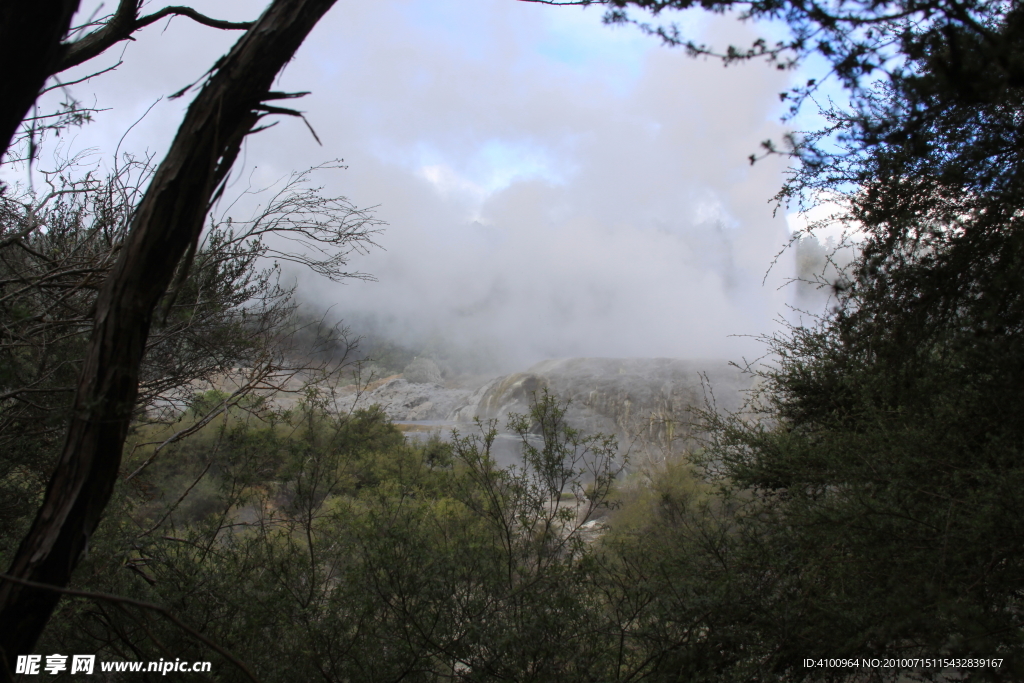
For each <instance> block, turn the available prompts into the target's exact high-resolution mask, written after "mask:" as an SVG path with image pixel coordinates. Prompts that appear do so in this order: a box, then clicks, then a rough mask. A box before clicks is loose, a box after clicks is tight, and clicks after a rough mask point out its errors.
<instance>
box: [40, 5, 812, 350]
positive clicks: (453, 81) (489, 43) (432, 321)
mask: <svg viewBox="0 0 1024 683" xmlns="http://www.w3.org/2000/svg"><path fill="white" fill-rule="evenodd" d="M83 4H87V3H83ZM194 6H195V7H196V8H197V9H199V10H200V11H202V12H204V13H207V14H209V15H211V16H215V17H217V18H222V19H233V20H243V19H251V18H255V16H256V15H257V14H258V12H259V11H260V10H261V9H262V3H257V2H244V1H237V0H236V1H228V0H218V1H214V0H210V1H207V2H199V3H196V4H195V5H194ZM157 7H158V6H157V5H155V4H154V5H151V6H150V7H149V9H150V10H151V11H152V10H153V9H156V8H157ZM91 11H92V10H91V9H85V10H83V14H85V15H87V14H88V13H89V12H91ZM681 20H682V21H683V22H684V25H685V26H686V27H687V28H688V30H690V31H692V32H693V33H694V34H695V35H697V36H699V37H701V38H703V39H704V40H705V41H707V42H713V43H716V44H722V45H724V44H727V43H729V42H734V43H749V42H750V40H752V38H753V37H755V33H754V31H755V30H757V28H758V27H756V26H753V27H752V26H749V25H743V24H740V23H738V22H736V21H734V20H732V19H730V18H727V17H711V16H708V15H702V14H700V13H697V14H693V13H690V14H687V15H684V16H682V17H681ZM237 35H238V34H237V33H230V32H221V31H216V30H213V29H210V28H206V27H202V26H197V25H195V24H193V23H191V22H190V21H189V20H187V19H184V18H177V19H174V20H173V21H169V22H168V21H163V22H160V23H158V24H155V25H153V26H151V27H149V28H147V29H146V30H144V31H142V32H141V33H140V34H139V35H138V36H137V40H136V41H134V42H132V43H130V44H128V45H127V46H126V47H124V49H123V50H122V49H121V48H117V49H114V50H111V51H109V52H108V53H107V54H106V55H104V56H103V57H101V58H100V60H99V61H97V62H93V63H91V64H90V66H91V67H93V69H96V68H97V66H99V67H106V66H109V65H113V64H115V63H116V62H117V61H118V60H121V61H122V62H123V64H122V65H121V66H120V67H118V69H117V70H115V71H113V72H111V73H107V74H103V75H101V76H98V77H96V78H93V79H91V80H89V81H88V82H85V83H81V84H77V85H74V86H71V87H70V88H69V89H70V91H71V92H73V93H74V95H75V96H76V97H77V98H78V99H79V100H80V101H82V102H83V103H85V104H93V103H95V104H96V106H98V107H100V108H105V109H108V110H107V111H104V112H101V113H99V114H97V116H96V120H95V122H93V123H92V124H89V125H87V126H85V127H84V128H82V129H78V130H76V131H74V132H73V133H72V134H70V135H69V136H68V137H67V138H66V139H65V140H64V141H63V142H62V143H61V153H62V154H74V153H78V152H90V153H91V155H92V156H91V157H90V159H91V163H97V164H100V165H102V166H109V165H110V164H111V162H112V159H113V158H114V153H115V150H119V151H120V152H121V153H123V152H131V153H134V154H144V153H149V154H152V155H155V157H156V158H160V157H161V156H162V154H163V152H164V151H165V150H166V148H167V146H168V144H169V142H170V140H171V138H172V136H173V134H174V132H175V130H176V126H177V124H178V122H179V121H180V119H181V115H182V112H183V111H184V108H185V107H186V106H187V104H188V100H189V97H188V96H186V97H184V98H181V99H179V100H170V99H168V97H167V96H168V95H169V94H171V93H173V92H175V91H177V90H180V89H181V88H182V87H184V86H186V85H188V84H189V83H191V82H194V81H196V80H197V79H199V78H201V77H202V76H203V74H204V72H205V71H206V69H208V68H209V67H210V66H211V65H212V64H213V62H214V61H215V60H216V59H217V57H219V56H220V55H221V54H223V53H224V52H226V51H227V49H228V48H229V47H230V45H231V43H232V42H233V41H234V40H235V39H236V38H237ZM85 73H86V72H84V71H78V72H75V73H69V74H65V75H64V76H65V79H66V80H68V79H73V78H76V77H80V76H82V75H85ZM792 78H793V74H789V73H783V72H778V71H776V70H774V69H772V68H771V67H769V66H767V65H765V64H763V63H753V64H748V65H742V66H733V67H729V68H724V67H723V66H722V65H721V64H720V63H718V62H714V61H705V60H695V59H692V58H690V57H687V56H686V55H685V54H684V53H683V51H681V50H678V49H670V48H667V47H664V46H662V45H661V44H660V42H659V41H658V40H656V39H654V38H651V37H648V36H644V35H642V34H641V33H640V32H639V31H638V30H637V29H635V28H631V27H609V26H605V25H602V23H601V9H600V8H594V7H591V8H587V9H583V8H579V7H550V6H543V5H537V4H530V3H521V2H516V1H514V0H375V1H374V2H372V3H370V2H358V1H354V0H339V2H338V3H337V4H336V5H335V7H334V8H333V9H332V10H331V11H330V12H329V14H328V15H327V16H326V17H325V18H324V20H323V21H321V23H320V24H319V25H318V26H317V28H316V29H315V31H314V32H313V34H312V35H311V36H310V37H309V38H308V39H307V41H306V43H305V44H304V45H303V47H302V48H301V49H300V51H299V52H298V54H297V55H296V57H295V59H294V60H293V61H292V62H291V63H290V64H289V65H288V66H287V67H286V69H285V71H284V73H283V74H282V76H281V78H280V79H279V83H278V84H277V86H276V87H277V88H278V89H281V90H288V91H310V92H311V94H310V95H308V96H306V97H305V98H303V99H302V100H299V101H293V103H294V104H295V106H297V107H298V108H300V109H302V110H303V111H304V112H305V113H306V117H307V119H308V121H309V123H310V125H311V126H312V127H313V128H314V129H315V130H316V132H317V134H318V136H319V138H320V140H321V141H322V145H320V144H318V143H317V141H316V140H315V139H314V138H313V136H312V135H311V134H310V133H309V131H308V130H307V129H306V127H305V125H304V124H303V123H302V122H301V121H300V120H297V119H292V118H288V119H286V120H282V121H281V122H280V123H279V124H278V125H277V126H275V127H274V128H272V129H270V130H267V131H264V132H262V133H260V134H258V135H256V136H252V137H251V138H250V139H249V141H248V142H247V144H246V147H245V149H244V152H243V154H242V157H241V158H240V160H239V162H238V163H237V164H236V170H235V174H234V177H235V179H236V180H235V182H233V184H232V185H231V189H230V190H229V194H230V193H231V192H241V191H243V190H245V189H246V187H264V186H270V185H272V184H273V183H275V182H278V181H280V180H281V179H283V178H286V177H287V176H288V175H289V173H291V172H293V171H298V170H302V169H305V168H308V167H310V166H315V165H318V164H321V163H324V162H327V161H330V160H333V159H344V164H345V166H346V167H347V168H346V169H345V170H333V171H325V172H322V173H319V174H318V175H317V176H316V177H315V180H316V184H317V185H322V186H324V188H325V192H326V193H328V194H332V195H343V196H345V197H347V198H348V199H349V200H350V201H351V202H352V203H353V204H355V205H357V206H360V207H376V208H375V209H374V212H375V215H376V217H377V218H379V219H381V220H382V221H385V222H386V223H387V226H386V227H385V229H384V231H383V232H382V233H381V234H379V235H378V236H377V238H376V241H377V242H378V243H379V245H380V247H381V248H379V249H374V250H372V251H371V252H370V253H369V254H367V255H365V256H360V257H357V258H355V259H353V261H352V262H351V263H350V264H349V267H350V269H353V270H359V271H363V272H367V273H370V274H372V275H373V276H374V277H375V278H376V281H374V282H359V281H352V282H348V283H345V284H335V283H331V282H329V281H326V280H323V279H320V278H317V277H315V276H313V275H311V274H309V273H307V272H300V271H295V270H287V271H286V277H288V278H291V279H294V281H295V282H296V283H297V286H298V294H299V296H300V298H301V299H302V300H303V301H304V302H306V303H307V304H308V305H310V306H311V307H312V308H314V309H328V308H330V309H331V310H332V311H333V312H334V313H335V314H338V315H342V316H345V317H351V318H352V319H365V318H366V316H367V315H372V316H374V317H375V319H376V320H377V321H378V323H379V324H380V325H381V326H382V329H383V330H385V331H386V332H387V333H388V334H391V335H393V336H395V337H396V338H397V339H399V340H403V341H407V342H408V343H411V344H414V345H415V344H416V343H419V342H421V341H422V340H424V339H427V338H431V337H433V338H437V337H441V338H443V339H445V340H446V341H447V342H449V343H451V344H454V345H456V346H459V347H461V348H466V349H472V350H474V351H475V352H481V350H482V351H483V352H484V353H485V354H490V355H492V356H493V357H495V358H497V359H500V360H501V364H503V365H504V366H506V367H509V368H522V367H525V366H526V365H528V364H530V363H532V362H536V361H539V360H542V359H545V358H558V357H570V356H606V357H676V358H726V359H732V360H739V359H740V358H741V357H748V358H749V357H756V356H759V355H761V354H762V353H763V351H764V347H763V345H762V344H761V343H760V342H758V341H757V340H756V337H757V336H758V335H762V334H767V333H771V332H773V331H774V330H776V329H778V328H779V325H780V323H779V320H780V318H781V317H783V316H786V315H788V313H787V308H786V306H787V304H788V303H789V302H791V301H792V300H793V288H791V287H784V286H783V285H784V283H785V282H786V281H787V280H788V279H789V278H791V277H792V276H793V274H794V271H793V259H792V255H791V254H790V253H788V252H787V253H785V254H783V255H782V256H781V257H780V258H779V259H778V260H777V262H775V265H774V266H773V265H772V264H773V261H774V260H775V259H776V255H777V254H778V253H779V251H780V249H782V247H783V245H784V244H785V243H786V241H787V240H788V237H789V234H790V232H789V229H788V227H787V220H786V216H785V211H779V212H778V214H777V215H773V211H774V209H775V207H774V205H773V204H772V202H771V198H772V197H773V195H774V194H775V193H776V192H777V191H778V189H779V187H780V185H781V183H782V182H783V172H784V170H785V165H784V163H783V162H781V161H780V160H778V159H769V160H766V161H763V162H759V163H757V164H755V165H753V166H751V165H750V163H749V161H748V159H747V158H748V156H749V155H750V154H751V153H752V152H756V151H757V150H758V147H759V143H760V142H761V141H762V140H764V139H766V138H774V139H776V140H779V139H780V138H781V137H782V135H783V133H784V132H785V127H784V126H783V124H781V123H780V121H779V117H780V115H781V114H782V112H783V110H782V106H781V104H780V100H779V97H778V94H779V93H780V92H781V91H783V90H786V89H787V88H788V87H789V85H790V82H791V79H792ZM56 95H57V93H54V95H53V96H54V97H55V96H56ZM126 131H127V132H126ZM54 149H55V148H54V146H53V145H51V147H50V149H49V150H48V153H50V154H52V153H53V151H54ZM44 163H46V158H45V157H44ZM243 204H244V203H243ZM243 204H240V205H238V207H237V210H239V211H242V210H243V209H242V207H243ZM237 217H238V218H244V217H245V216H244V215H242V216H237Z"/></svg>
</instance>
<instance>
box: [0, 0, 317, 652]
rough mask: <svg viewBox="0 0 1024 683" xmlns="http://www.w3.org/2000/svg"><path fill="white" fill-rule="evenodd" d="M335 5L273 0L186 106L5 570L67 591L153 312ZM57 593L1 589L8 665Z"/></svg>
mask: <svg viewBox="0 0 1024 683" xmlns="http://www.w3.org/2000/svg"><path fill="white" fill-rule="evenodd" d="M333 4H334V0H275V1H274V2H273V3H272V4H271V6H270V7H269V8H268V9H267V11H266V12H265V13H264V14H263V16H261V17H260V19H259V20H258V21H257V22H256V24H255V25H254V26H253V28H252V29H250V30H249V31H247V32H246V33H245V35H243V36H242V37H241V38H240V39H239V41H238V42H237V43H236V44H235V46H234V47H233V48H232V49H231V51H230V52H229V53H228V54H227V55H226V56H225V57H224V58H222V59H221V60H220V62H219V64H218V67H217V69H216V70H215V71H213V72H212V74H211V75H210V77H209V79H208V80H207V82H206V84H205V85H204V86H203V88H202V90H201V92H200V93H199V95H198V96H197V97H196V99H195V101H193V102H192V104H191V106H190V107H189V110H188V112H187V114H186V115H185V119H184V121H183V122H182V124H181V126H180V127H179V129H178V134H177V136H176V137H175V140H174V142H173V143H172V145H171V148H170V150H169V151H168V153H167V156H166V158H165V159H164V160H163V162H162V163H161V164H160V166H159V168H158V169H157V171H156V173H155V174H154V176H153V180H152V182H151V183H150V186H149V189H148V190H147V191H146V194H145V196H144V197H143V199H142V202H141V204H140V205H139V208H138V210H137V212H136V213H135V216H134V219H133V221H132V227H131V232H130V233H129V235H128V237H127V239H126V240H125V243H124V245H123V247H122V248H121V251H120V254H119V256H118V260H117V263H116V264H115V265H114V268H113V270H112V272H111V274H110V275H109V276H108V278H107V280H106V282H105V283H104V284H103V287H102V289H101V291H100V293H99V296H98V298H97V301H96V314H95V326H94V329H93V334H92V337H91V339H90V341H89V344H88V346H87V349H86V353H85V361H84V363H83V367H82V371H81V374H80V376H79V383H78V388H77V391H76V395H75V402H74V409H73V414H72V418H71V423H70V425H69V427H68V432H67V436H66V439H65V442H64V447H63V450H62V454H61V457H60V460H59V461H58V463H57V467H56V469H55V471H54V474H53V477H52V478H51V480H50V483H49V486H48V487H47V490H46V495H45V497H44V500H43V503H42V506H41V507H40V509H39V512H38V514H37V516H36V519H35V521H34V522H33V524H32V527H31V529H30V531H29V532H28V534H27V535H26V536H25V538H24V539H23V540H22V543H21V545H20V547H19V548H18V551H17V553H16V554H15V556H14V560H13V562H12V563H11V568H10V570H9V571H8V574H10V575H11V576H13V577H16V578H17V579H20V580H23V581H32V582H36V583H42V584H47V585H48V586H55V587H59V588H63V587H65V586H67V585H68V582H69V581H70V578H71V574H72V572H73V571H74V569H75V567H76V566H77V564H78V562H79V560H80V559H81V558H82V556H83V555H84V554H85V552H86V551H87V550H88V546H89V539H90V537H91V536H92V534H93V532H94V531H95V529H96V526H97V525H98V524H99V520H100V516H101V515H102V513H103V510H104V508H105V507H106V505H107V502H108V501H109V499H110V495H111V493H112V491H113V487H114V482H115V480H116V478H117V476H118V471H119V468H120V464H121V452H122V449H123V447H124V440H125V437H126V434H127V431H128V425H129V422H130V420H131V418H132V414H133V409H134V406H135V402H136V397H137V394H138V386H139V368H140V365H141V362H142V357H143V353H144V351H145V348H146V339H147V337H148V335H149V328H150V323H151V321H152V319H153V312H154V309H155V308H156V306H157V303H158V302H159V300H160V298H161V296H163V295H164V292H165V291H166V289H167V287H168V285H169V284H170V283H171V281H172V278H173V276H174V272H175V270H176V268H177V266H178V262H179V260H180V259H181V258H182V256H183V255H184V254H185V252H186V251H187V249H188V246H189V244H190V243H191V242H192V241H193V240H194V238H195V236H196V235H197V234H198V233H199V232H201V230H202V228H203V222H204V218H205V215H206V211H207V207H208V206H209V202H210V199H211V197H212V196H213V195H214V193H215V192H216V191H217V188H218V187H219V186H220V184H221V183H222V182H223V180H224V179H225V177H226V176H227V173H228V170H229V169H230V168H231V165H232V163H233V162H234V160H235V158H236V156H237V155H238V152H239V149H240V147H241V144H242V141H243V139H244V138H245V136H246V135H248V134H249V133H250V131H251V129H252V127H253V125H254V124H255V123H256V122H257V121H258V120H259V118H260V116H261V113H260V111H259V110H258V107H259V106H260V104H261V103H262V102H263V100H264V99H265V98H267V96H268V94H269V93H270V87H271V85H272V83H273V80H274V78H275V77H276V76H277V73H278V72H279V71H280V69H281V68H282V67H283V66H284V65H285V64H286V63H287V62H288V61H289V60H290V59H291V58H292V56H293V55H294V54H295V51H296V50H297V49H298V47H299V45H301V43H302V41H303V40H304V39H305V37H306V35H307V34H308V33H309V32H310V31H311V30H312V28H313V26H314V25H315V24H316V23H317V21H319V19H320V18H321V17H322V16H323V14H324V13H325V12H326V11H327V10H328V9H329V8H330V7H331V6H332V5H333ZM58 600H59V594H57V593H54V592H53V591H52V590H48V589H39V588H33V587H30V586H27V585H22V584H16V583H12V582H7V583H5V584H4V585H3V586H2V587H0V648H2V652H3V654H4V655H5V657H6V658H7V660H8V663H9V662H10V661H11V658H13V657H14V656H15V655H17V654H23V653H26V652H30V651H31V650H32V648H33V646H34V645H35V642H36V641H37V640H38V638H39V635H40V633H41V632H42V629H43V627H44V626H45V625H46V622H47V621H48V620H49V618H50V615H51V613H52V612H53V609H54V607H55V606H56V604H57V602H58Z"/></svg>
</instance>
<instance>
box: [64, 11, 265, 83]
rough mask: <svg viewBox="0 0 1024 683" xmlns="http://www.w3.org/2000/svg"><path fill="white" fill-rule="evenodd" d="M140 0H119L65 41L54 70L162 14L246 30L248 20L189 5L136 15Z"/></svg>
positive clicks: (125, 36)
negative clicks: (100, 20) (104, 17)
mask: <svg viewBox="0 0 1024 683" xmlns="http://www.w3.org/2000/svg"><path fill="white" fill-rule="evenodd" d="M139 6H140V0H121V2H120V4H119V5H118V6H117V11H115V12H114V14H113V16H111V17H110V19H109V20H108V21H107V22H106V23H105V24H104V25H103V26H102V27H101V28H98V29H96V30H95V31H93V32H92V33H89V34H87V35H85V36H83V37H82V38H79V39H78V40H76V41H74V42H73V43H69V44H68V45H67V50H66V53H65V54H64V59H63V60H62V61H61V63H60V65H59V66H58V68H57V69H56V71H54V73H57V72H60V71H64V70H65V69H70V68H71V67H73V66H77V65H79V64H81V63H82V62H85V61H88V60H90V59H92V58H93V57H96V56H98V55H100V54H102V53H103V52H104V51H106V50H107V49H108V48H110V47H111V46H113V45H116V44H117V43H120V42H122V41H125V40H128V39H130V38H131V35H132V34H133V33H134V32H135V31H138V30H139V29H140V28H144V27H146V26H149V25H150V24H152V23H154V22H157V21H159V20H161V19H163V18H164V17H170V16H183V17H188V18H189V19H191V20H193V21H195V22H198V23H200V24H202V25H203V26H209V27H211V28H219V29H226V30H248V29H250V28H252V26H253V22H251V21H241V22H235V21H221V20H220V19H211V18H210V17H208V16H206V15H204V14H200V13H199V12H197V11H195V10H194V9H192V8H191V7H164V8H163V9H162V10H160V11H158V12H154V13H153V14H147V15H146V16H144V17H139Z"/></svg>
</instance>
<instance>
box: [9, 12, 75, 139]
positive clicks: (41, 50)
mask: <svg viewBox="0 0 1024 683" xmlns="http://www.w3.org/2000/svg"><path fill="white" fill-rule="evenodd" d="M77 9H78V0H4V2H0V64H3V65H4V75H3V78H0V157H2V156H3V155H4V153H6V152H7V148H8V147H9V146H10V145H11V140H13V139H14V134H15V133H16V132H17V131H18V126H19V125H21V122H22V120H24V118H25V116H26V115H27V114H28V112H29V109H31V108H32V104H33V103H34V102H35V101H36V97H38V95H39V91H40V90H42V88H43V85H44V84H45V83H46V79H47V78H49V77H50V76H51V75H53V74H54V73H56V71H58V69H57V66H58V65H59V64H60V63H61V60H62V59H63V56H64V53H65V51H66V50H67V48H66V47H65V46H64V45H63V44H62V43H61V41H62V40H63V39H64V36H65V35H66V34H67V32H68V28H70V26H71V17H72V15H73V14H74V13H75V10H77Z"/></svg>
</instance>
